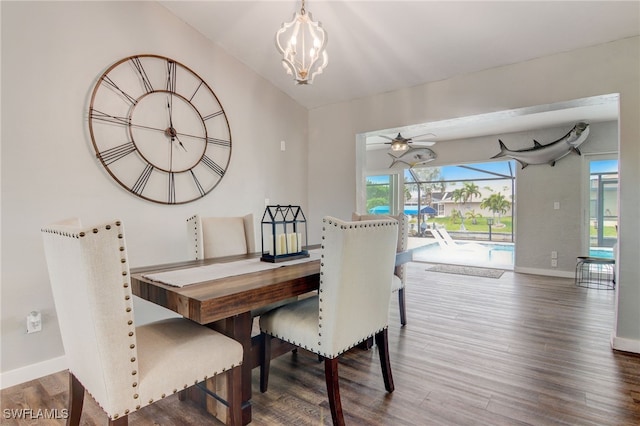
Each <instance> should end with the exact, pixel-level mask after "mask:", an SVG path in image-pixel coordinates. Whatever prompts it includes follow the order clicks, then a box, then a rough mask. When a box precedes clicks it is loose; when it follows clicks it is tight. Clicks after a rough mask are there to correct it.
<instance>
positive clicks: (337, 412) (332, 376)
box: [324, 358, 344, 426]
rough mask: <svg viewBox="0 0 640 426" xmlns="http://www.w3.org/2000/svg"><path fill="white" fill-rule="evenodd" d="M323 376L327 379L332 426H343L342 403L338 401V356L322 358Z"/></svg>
mask: <svg viewBox="0 0 640 426" xmlns="http://www.w3.org/2000/svg"><path fill="white" fill-rule="evenodd" d="M324 376H325V379H326V381H327V396H328V397H329V407H331V418H332V419H333V424H334V426H344V416H343V414H342V403H341V402H340V386H339V384H338V358H325V359H324Z"/></svg>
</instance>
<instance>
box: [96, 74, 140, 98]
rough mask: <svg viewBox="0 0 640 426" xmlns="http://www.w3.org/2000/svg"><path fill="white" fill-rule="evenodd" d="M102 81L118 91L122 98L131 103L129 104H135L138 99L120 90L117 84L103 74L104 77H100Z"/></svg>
mask: <svg viewBox="0 0 640 426" xmlns="http://www.w3.org/2000/svg"><path fill="white" fill-rule="evenodd" d="M102 82H103V83H104V84H105V85H106V86H107V87H110V88H111V89H114V90H115V91H116V92H118V93H120V95H121V97H122V99H123V100H124V101H125V102H127V103H129V104H131V105H135V104H137V103H138V101H137V100H136V99H135V98H134V97H133V96H131V95H129V94H128V93H126V92H125V91H124V90H122V89H121V88H119V87H118V85H117V84H116V83H114V82H113V80H111V79H110V78H109V76H107V75H105V76H104V77H102Z"/></svg>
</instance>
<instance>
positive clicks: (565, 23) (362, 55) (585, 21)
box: [160, 0, 640, 140]
mask: <svg viewBox="0 0 640 426" xmlns="http://www.w3.org/2000/svg"><path fill="white" fill-rule="evenodd" d="M160 3H161V4H162V5H164V6H165V7H166V8H167V9H168V10H169V11H170V12H171V13H173V14H175V15H176V16H177V17H179V18H180V19H182V20H184V21H185V22H187V23H188V24H189V25H191V26H192V27H193V28H195V29H196V30H197V31H199V32H200V33H202V34H203V35H204V36H205V37H207V38H208V39H210V40H212V41H213V42H214V43H216V44H218V45H219V46H221V47H222V48H223V49H225V50H226V51H227V52H228V53H229V54H230V55H232V56H234V57H235V58H237V59H238V60H239V61H241V62H243V63H244V64H246V65H247V66H248V67H250V68H251V69H253V70H254V71H255V72H257V73H258V74H259V75H261V76H263V77H264V78H265V79H266V80H268V81H269V82H271V83H272V84H274V85H275V86H277V87H278V88H280V89H281V90H282V91H283V92H285V93H287V94H288V95H289V96H290V97H291V98H293V99H294V100H295V101H297V102H298V103H299V104H301V105H303V106H305V107H307V108H309V109H312V108H316V107H320V106H325V105H330V104H333V103H337V102H343V101H348V100H353V99H358V98H363V97H367V96H371V95H375V94H379V93H384V92H389V91H393V90H398V89H401V88H406V87H412V86H416V85H420V84H424V83H427V82H431V81H438V80H443V79H447V78H451V77H454V76H457V75H463V74H468V73H472V72H476V71H480V70H484V69H490V68H494V67H498V66H502V65H508V64H513V63H518V62H522V61H526V60H530V59H533V58H537V57H541V56H546V55H551V54H554V53H559V52H565V51H569V50H573V49H577V48H581V47H586V46H592V45H596V44H601V43H606V42H610V41H614V40H618V39H622V38H626V37H632V36H636V35H639V34H640V2H638V1H622V2H616V1H532V2H528V1H496V2H494V1H466V2H462V1H359V0H349V1H347V0H307V1H306V10H307V12H309V13H311V14H312V17H313V19H314V20H318V21H320V22H321V23H322V25H323V27H324V29H325V30H326V31H327V34H328V44H327V52H328V55H329V65H328V66H327V68H326V70H325V71H324V73H323V74H320V75H318V76H317V77H316V78H315V80H314V83H313V85H308V86H299V85H296V84H295V83H294V81H293V78H292V77H291V76H289V75H287V74H286V73H285V71H284V69H283V67H282V65H281V63H280V58H279V56H278V52H277V50H276V47H275V32H276V31H277V30H278V29H279V28H280V25H281V24H282V22H284V21H290V20H291V18H292V17H293V14H294V12H295V11H296V10H299V9H300V1H296V0H287V1H284V0H282V1H281V0H277V1H268V0H262V1H260V0H258V1H244V0H239V1H238V0H236V1H160ZM592 109H593V106H592ZM579 113H580V114H585V113H586V111H584V110H581V111H579ZM589 113H590V114H593V113H595V112H594V111H590V112H589ZM511 115H513V114H511ZM516 115H517V116H520V121H522V115H523V114H522V112H521V113H519V114H516ZM547 115H549V114H547ZM565 115H566V114H565ZM502 118H503V119H504V118H505V117H502ZM567 119H568V118H567V117H565V120H567ZM572 119H573V118H572ZM576 119H582V118H576ZM475 123H476V124H477V119H476V120H475ZM456 124H457V126H460V123H459V122H458V123H456ZM505 124H506V123H505ZM394 130H395V129H394ZM422 130H423V129H422ZM517 130H520V129H515V130H513V131H517ZM427 131H431V132H433V133H436V135H437V136H438V137H437V138H436V140H442V139H443V138H450V137H448V136H446V135H443V133H442V131H441V132H440V134H439V133H438V132H435V131H433V130H427ZM391 133H393V132H391ZM422 133H426V131H422ZM414 134H420V133H414ZM405 136H411V135H405Z"/></svg>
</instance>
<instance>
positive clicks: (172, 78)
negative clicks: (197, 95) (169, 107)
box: [167, 60, 177, 92]
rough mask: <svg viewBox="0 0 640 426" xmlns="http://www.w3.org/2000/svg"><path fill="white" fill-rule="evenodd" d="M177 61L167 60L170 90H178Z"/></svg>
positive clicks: (168, 88) (168, 86)
mask: <svg viewBox="0 0 640 426" xmlns="http://www.w3.org/2000/svg"><path fill="white" fill-rule="evenodd" d="M176 78H177V75H176V63H175V62H173V61H169V60H168V61H167V90H168V91H170V92H175V91H176Z"/></svg>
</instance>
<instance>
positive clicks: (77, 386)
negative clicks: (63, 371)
mask: <svg viewBox="0 0 640 426" xmlns="http://www.w3.org/2000/svg"><path fill="white" fill-rule="evenodd" d="M83 403H84V386H82V383H80V381H79V380H78V379H76V376H74V375H73V373H71V372H69V417H67V426H78V425H79V424H80V416H81V415H82V405H83Z"/></svg>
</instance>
